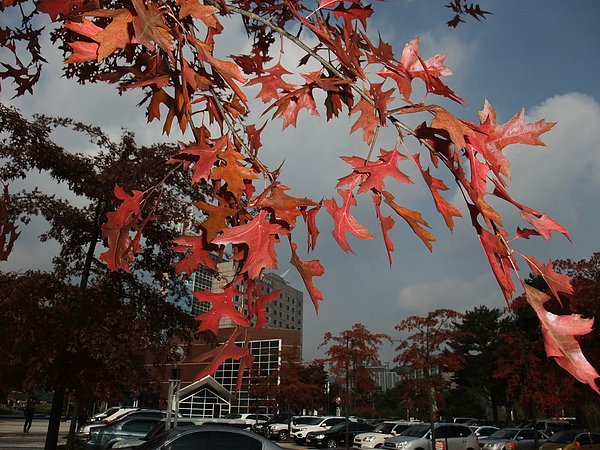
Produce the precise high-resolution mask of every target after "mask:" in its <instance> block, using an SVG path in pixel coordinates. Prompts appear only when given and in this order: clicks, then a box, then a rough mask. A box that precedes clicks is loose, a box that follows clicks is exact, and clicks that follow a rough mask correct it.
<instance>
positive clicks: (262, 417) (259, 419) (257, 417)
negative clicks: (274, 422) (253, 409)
mask: <svg viewBox="0 0 600 450" xmlns="http://www.w3.org/2000/svg"><path fill="white" fill-rule="evenodd" d="M225 419H236V420H243V421H244V422H246V423H247V424H248V425H254V424H257V423H263V422H267V421H268V420H269V419H270V416H267V415H266V414H253V413H250V414H238V413H231V414H227V415H226V416H225Z"/></svg>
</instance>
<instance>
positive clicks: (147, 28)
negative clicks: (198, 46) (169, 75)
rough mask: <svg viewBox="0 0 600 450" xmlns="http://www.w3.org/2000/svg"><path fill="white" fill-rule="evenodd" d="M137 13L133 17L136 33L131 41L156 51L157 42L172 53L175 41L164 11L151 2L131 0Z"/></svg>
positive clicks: (167, 51)
mask: <svg viewBox="0 0 600 450" xmlns="http://www.w3.org/2000/svg"><path fill="white" fill-rule="evenodd" d="M131 3H132V4H133V7H134V8H135V12H136V13H137V15H136V16H135V17H133V28H134V30H135V34H134V36H133V38H132V39H131V41H132V42H133V43H139V44H142V45H143V46H144V47H146V48H148V50H150V51H152V52H153V51H154V49H155V44H156V45H158V46H159V47H160V48H161V49H162V50H164V51H165V52H166V53H167V54H169V55H170V54H172V51H173V49H174V48H175V47H174V46H173V42H172V39H171V35H170V34H169V30H170V28H171V27H170V26H169V25H168V24H167V23H166V22H165V19H164V17H163V14H162V12H161V11H160V9H159V8H158V7H156V6H155V5H154V3H151V2H144V1H143V0H131Z"/></svg>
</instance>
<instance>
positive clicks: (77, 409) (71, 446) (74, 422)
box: [67, 399, 81, 450]
mask: <svg viewBox="0 0 600 450" xmlns="http://www.w3.org/2000/svg"><path fill="white" fill-rule="evenodd" d="M80 403H81V402H80V401H79V400H77V399H76V400H75V407H74V408H73V414H72V415H71V425H70V427H69V436H68V437H67V450H73V449H74V448H75V431H77V423H78V421H79V414H80V409H81V408H80V407H79V404H80Z"/></svg>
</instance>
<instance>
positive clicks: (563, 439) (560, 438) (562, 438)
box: [548, 430, 579, 444]
mask: <svg viewBox="0 0 600 450" xmlns="http://www.w3.org/2000/svg"><path fill="white" fill-rule="evenodd" d="M577 434H579V433H578V432H577V431H572V430H564V431H558V432H557V433H554V434H553V435H552V436H550V439H548V442H556V443H558V444H570V443H571V442H573V441H574V440H575V436H577Z"/></svg>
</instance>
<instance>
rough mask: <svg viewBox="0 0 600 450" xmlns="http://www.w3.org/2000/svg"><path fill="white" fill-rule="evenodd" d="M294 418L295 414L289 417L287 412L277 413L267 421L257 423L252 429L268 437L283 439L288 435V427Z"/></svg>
mask: <svg viewBox="0 0 600 450" xmlns="http://www.w3.org/2000/svg"><path fill="white" fill-rule="evenodd" d="M295 418H296V417H295V416H292V417H289V416H288V415H287V414H285V415H278V416H275V417H273V418H272V419H271V420H269V421H268V422H265V423H263V424H257V425H256V426H255V427H253V431H254V432H256V433H258V434H262V435H263V436H265V437H267V438H269V439H278V440H280V441H285V440H286V439H287V438H288V437H289V436H290V427H291V425H292V424H293V423H294V419H295Z"/></svg>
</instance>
